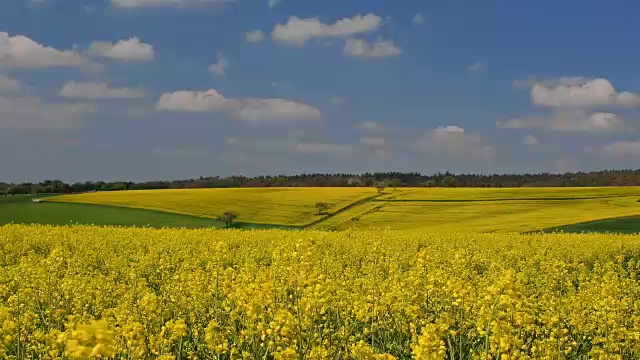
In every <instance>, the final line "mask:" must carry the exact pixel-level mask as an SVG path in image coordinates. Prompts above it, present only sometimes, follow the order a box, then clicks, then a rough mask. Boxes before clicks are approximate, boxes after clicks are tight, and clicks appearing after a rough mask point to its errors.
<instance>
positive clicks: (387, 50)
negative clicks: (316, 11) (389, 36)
mask: <svg viewBox="0 0 640 360" xmlns="http://www.w3.org/2000/svg"><path fill="white" fill-rule="evenodd" d="M343 52H344V53H345V54H346V55H349V56H353V57H362V58H385V57H390V56H398V55H400V54H402V50H401V49H400V48H399V47H397V46H396V45H395V44H394V43H393V41H386V40H382V39H378V40H376V41H375V42H372V43H370V42H367V41H366V40H362V39H354V38H349V39H347V42H346V44H345V46H344V50H343Z"/></svg>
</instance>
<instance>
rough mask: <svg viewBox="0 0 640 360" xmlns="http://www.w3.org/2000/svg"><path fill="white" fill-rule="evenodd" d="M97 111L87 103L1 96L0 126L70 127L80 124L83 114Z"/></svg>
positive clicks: (14, 127) (25, 128) (15, 127)
mask: <svg viewBox="0 0 640 360" xmlns="http://www.w3.org/2000/svg"><path fill="white" fill-rule="evenodd" d="M94 111H95V108H94V106H93V105H90V104H86V103H64V104H52V103H46V102H43V101H41V100H40V99H38V98H31V97H24V98H11V97H4V96H0V128H9V129H18V130H53V129H69V128H75V127H78V126H80V124H81V119H82V116H83V115H86V114H89V113H92V112H94Z"/></svg>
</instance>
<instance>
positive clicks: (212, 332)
mask: <svg viewBox="0 0 640 360" xmlns="http://www.w3.org/2000/svg"><path fill="white" fill-rule="evenodd" d="M639 258H640V242H639V241H638V238H637V236H624V235H565V234H536V235H518V234H449V233H422V232H411V231H403V232H395V231H375V232H373V231H345V232H340V233H330V232H316V231H299V232H287V231H276V230H260V231H237V230H186V229H162V230H155V229H147V228H98V227H88V226H75V227H49V226H24V225H7V226H3V227H0V299H1V301H0V358H7V359H9V358H14V359H73V358H98V357H100V358H109V359H164V360H169V359H409V358H415V359H541V358H544V359H584V358H596V359H637V358H640V282H639V281H638V274H640V264H638V259H639Z"/></svg>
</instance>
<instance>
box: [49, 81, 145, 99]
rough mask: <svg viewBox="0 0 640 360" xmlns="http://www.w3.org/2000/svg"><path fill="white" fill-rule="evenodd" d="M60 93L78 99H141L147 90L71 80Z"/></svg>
mask: <svg viewBox="0 0 640 360" xmlns="http://www.w3.org/2000/svg"><path fill="white" fill-rule="evenodd" d="M58 95H60V96H63V97H67V98H76V99H141V98H144V97H145V92H144V91H143V90H141V89H135V88H129V87H122V88H111V87H109V85H107V84H106V83H93V82H75V81H71V82H68V83H66V84H65V85H64V86H63V87H62V89H60V91H58Z"/></svg>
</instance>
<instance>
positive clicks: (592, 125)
mask: <svg viewBox="0 0 640 360" xmlns="http://www.w3.org/2000/svg"><path fill="white" fill-rule="evenodd" d="M496 126H497V127H499V128H503V129H532V128H539V129H544V130H551V131H574V132H615V131H622V130H625V129H628V128H629V127H628V126H627V125H626V124H625V122H624V120H623V119H622V118H620V117H619V116H618V115H616V114H614V113H605V112H596V113H587V112H585V111H583V110H565V111H558V112H555V113H553V114H551V115H550V116H549V117H548V118H545V117H541V116H530V117H524V118H514V119H510V120H506V121H498V122H497V123H496Z"/></svg>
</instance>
